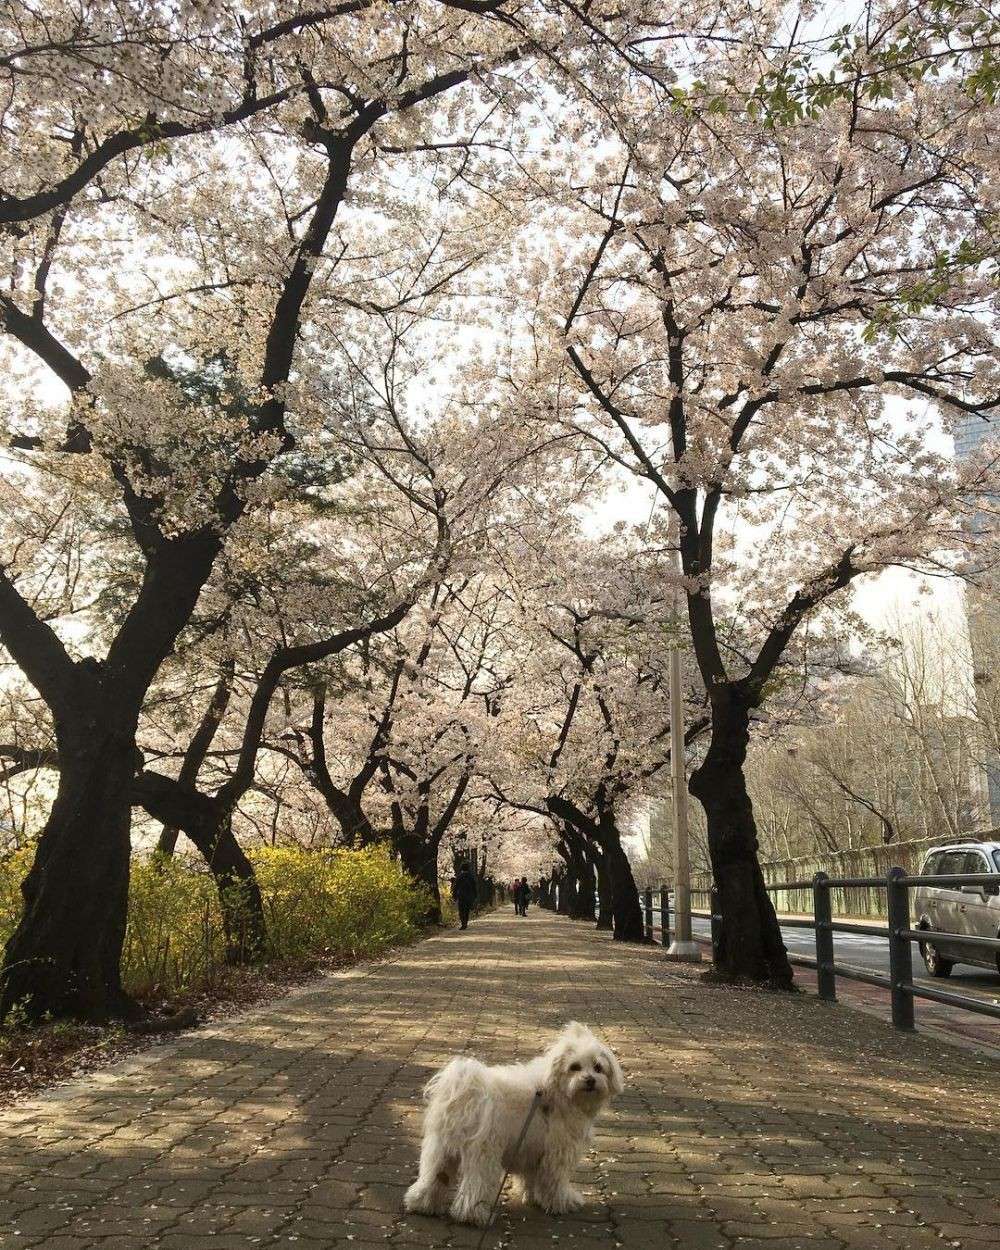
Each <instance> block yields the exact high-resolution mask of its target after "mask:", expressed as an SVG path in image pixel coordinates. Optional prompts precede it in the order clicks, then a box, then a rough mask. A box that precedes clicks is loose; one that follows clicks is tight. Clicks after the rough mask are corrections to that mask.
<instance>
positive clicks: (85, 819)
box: [0, 724, 137, 1021]
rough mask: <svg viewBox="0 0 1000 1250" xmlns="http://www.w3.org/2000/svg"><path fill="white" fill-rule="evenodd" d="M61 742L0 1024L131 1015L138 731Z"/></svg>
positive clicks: (7, 961) (94, 733)
mask: <svg viewBox="0 0 1000 1250" xmlns="http://www.w3.org/2000/svg"><path fill="white" fill-rule="evenodd" d="M61 736H62V739H63V741H62V743H61V744H60V752H59V755H60V772H59V784H58V790H57V792H56V797H55V802H54V803H53V805H52V811H51V813H50V815H49V819H48V821H47V822H46V825H45V828H44V830H43V832H42V835H41V837H40V838H39V841H38V849H37V851H36V854H35V860H34V863H33V864H32V866H31V869H30V871H29V872H28V875H27V876H26V877H25V879H24V881H23V882H22V884H21V893H22V895H23V898H24V910H23V912H22V915H21V919H20V921H19V922H18V925H17V927H16V929H15V930H14V932H13V933H12V934H11V936H10V938H9V939H8V941H7V945H6V950H5V956H4V968H3V979H2V983H0V1019H3V1018H4V1017H5V1016H6V1014H7V1013H8V1012H9V1011H10V1010H11V1009H12V1008H13V1007H15V1006H16V1007H18V1008H19V1009H20V1010H22V1011H23V1012H24V1013H25V1014H26V1016H27V1017H28V1019H30V1020H38V1019H40V1018H41V1017H42V1016H44V1015H46V1014H51V1015H54V1016H76V1017H79V1018H82V1019H87V1020H95V1021H101V1020H106V1019H108V1018H110V1017H112V1016H131V1015H134V1014H137V1009H136V1008H135V1005H134V1004H133V1003H132V1002H131V1001H130V1000H129V998H128V996H127V995H126V994H125V992H124V991H123V989H122V983H121V952H122V945H123V942H124V938H125V921H126V909H127V903H128V882H129V857H130V852H131V846H130V840H129V828H130V817H131V803H130V799H129V785H130V782H131V779H132V775H133V773H134V771H135V737H134V727H133V730H132V732H129V730H128V728H127V727H119V728H117V729H113V730H111V731H110V732H109V731H108V730H107V729H105V730H104V731H103V732H99V731H98V727H97V725H96V724H91V725H88V726H80V727H79V728H78V730H77V732H74V733H67V732H65V730H64V732H63V734H62V735H61Z"/></svg>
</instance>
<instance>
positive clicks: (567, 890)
mask: <svg viewBox="0 0 1000 1250" xmlns="http://www.w3.org/2000/svg"><path fill="white" fill-rule="evenodd" d="M575 902H576V881H575V879H574V877H573V873H572V872H571V871H570V869H569V867H568V866H567V867H566V868H564V869H563V871H562V872H561V873H560V874H559V904H558V906H557V908H556V910H557V912H558V913H559V915H560V916H571V915H572V914H573V905H574V903H575Z"/></svg>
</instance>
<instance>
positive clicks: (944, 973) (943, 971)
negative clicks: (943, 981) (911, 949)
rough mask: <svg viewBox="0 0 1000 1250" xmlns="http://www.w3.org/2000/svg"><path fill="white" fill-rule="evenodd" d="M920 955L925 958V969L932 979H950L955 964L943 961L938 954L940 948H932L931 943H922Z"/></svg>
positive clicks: (947, 960)
mask: <svg viewBox="0 0 1000 1250" xmlns="http://www.w3.org/2000/svg"><path fill="white" fill-rule="evenodd" d="M920 954H921V955H922V956H923V960H924V967H925V968H926V969H927V971H928V973H929V974H930V975H931V976H932V977H950V976H951V970H952V968H954V966H955V965H954V963H952V961H951V960H950V959H943V958H942V957H941V955H939V954H938V948H937V947H936V946H932V945H931V944H930V942H921V943H920Z"/></svg>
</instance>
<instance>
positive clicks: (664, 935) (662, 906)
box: [642, 886, 670, 946]
mask: <svg viewBox="0 0 1000 1250" xmlns="http://www.w3.org/2000/svg"><path fill="white" fill-rule="evenodd" d="M642 920H643V928H644V929H645V932H646V941H647V942H657V941H658V942H659V944H660V946H669V945H670V892H669V891H668V890H667V889H666V887H665V886H660V888H659V889H658V890H654V889H653V888H652V886H647V887H646V888H645V890H643V892H642ZM657 934H659V938H657Z"/></svg>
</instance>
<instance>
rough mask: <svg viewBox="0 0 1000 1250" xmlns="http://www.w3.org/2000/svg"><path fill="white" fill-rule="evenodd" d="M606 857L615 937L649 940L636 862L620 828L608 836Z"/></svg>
mask: <svg viewBox="0 0 1000 1250" xmlns="http://www.w3.org/2000/svg"><path fill="white" fill-rule="evenodd" d="M604 860H605V863H606V864H607V870H608V877H609V884H610V886H611V916H612V924H613V928H614V939H615V941H616V942H645V940H646V927H645V925H644V923H643V918H642V907H641V906H640V903H639V891H638V889H637V888H636V884H635V877H633V876H632V865H631V864H630V863H629V862H628V856H627V855H626V854H625V851H624V849H623V848H622V844H621V839H620V837H619V836H618V832H617V830H615V837H614V838H608V839H607V842H606V844H605V845H604Z"/></svg>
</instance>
